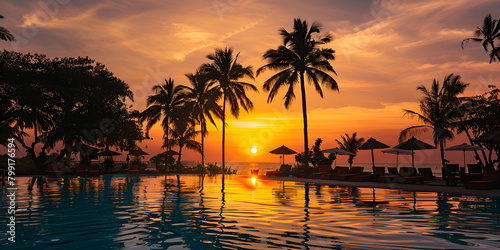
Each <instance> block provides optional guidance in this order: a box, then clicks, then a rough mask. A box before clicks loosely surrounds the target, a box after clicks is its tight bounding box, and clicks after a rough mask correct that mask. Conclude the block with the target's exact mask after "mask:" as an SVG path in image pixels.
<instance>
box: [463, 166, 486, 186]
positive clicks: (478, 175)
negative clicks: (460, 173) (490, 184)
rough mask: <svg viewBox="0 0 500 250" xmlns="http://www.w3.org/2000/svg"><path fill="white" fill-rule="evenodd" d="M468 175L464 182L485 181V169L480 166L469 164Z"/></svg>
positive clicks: (465, 176)
mask: <svg viewBox="0 0 500 250" xmlns="http://www.w3.org/2000/svg"><path fill="white" fill-rule="evenodd" d="M467 169H468V170H469V173H468V174H465V175H464V178H462V182H464V183H467V182H469V181H480V180H482V179H483V168H482V167H481V165H479V164H467Z"/></svg>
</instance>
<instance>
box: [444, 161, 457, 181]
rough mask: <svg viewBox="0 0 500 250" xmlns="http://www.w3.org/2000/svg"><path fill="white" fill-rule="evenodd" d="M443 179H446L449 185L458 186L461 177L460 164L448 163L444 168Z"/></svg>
mask: <svg viewBox="0 0 500 250" xmlns="http://www.w3.org/2000/svg"><path fill="white" fill-rule="evenodd" d="M443 172H444V176H443V180H444V181H446V185H448V186H456V185H457V184H458V180H459V179H460V165H459V164H446V167H445V169H444V171H443Z"/></svg>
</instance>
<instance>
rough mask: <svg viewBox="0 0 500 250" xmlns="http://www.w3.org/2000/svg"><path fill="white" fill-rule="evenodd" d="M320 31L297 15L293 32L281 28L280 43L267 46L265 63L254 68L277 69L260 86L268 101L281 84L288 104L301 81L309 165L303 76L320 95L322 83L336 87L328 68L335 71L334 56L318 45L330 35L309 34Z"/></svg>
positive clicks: (324, 41) (270, 100)
mask: <svg viewBox="0 0 500 250" xmlns="http://www.w3.org/2000/svg"><path fill="white" fill-rule="evenodd" d="M319 32H320V26H319V24H317V23H313V24H312V25H311V27H309V26H308V24H307V22H306V21H302V20H300V19H295V20H294V28H293V31H292V32H288V31H286V30H285V29H281V30H280V34H281V36H282V37H283V45H280V46H278V48H277V49H270V50H268V51H266V53H264V56H263V58H264V59H266V60H267V62H268V63H267V64H266V65H264V66H262V67H261V68H259V69H258V70H257V75H259V74H261V73H263V72H264V71H265V70H267V69H271V70H278V71H280V72H278V73H277V74H275V75H273V76H271V77H270V78H269V79H267V80H266V81H265V82H264V85H263V89H264V90H265V91H267V92H269V96H268V98H267V102H268V103H270V102H272V100H273V99H274V97H275V96H276V94H277V93H278V91H279V89H280V88H282V87H285V88H287V92H286V94H285V98H284V99H285V108H288V107H289V106H290V103H291V102H292V100H293V99H295V93H294V88H295V85H296V84H297V83H300V92H301V95H302V117H303V122H304V152H305V154H306V157H304V159H305V162H304V163H305V165H306V166H308V164H309V163H308V156H307V154H308V152H309V146H308V138H307V105H306V92H305V77H306V76H307V79H308V80H309V82H310V83H312V85H314V87H315V88H316V91H317V92H318V93H319V95H320V96H321V98H323V91H322V90H321V85H324V86H326V87H327V88H328V89H330V90H337V91H338V86H337V82H336V81H335V79H333V77H331V76H330V75H329V74H328V72H332V73H334V74H335V75H336V74H337V73H336V72H335V70H334V69H333V67H332V66H331V65H330V62H329V60H333V59H335V57H334V55H333V54H334V53H335V52H334V50H332V49H325V48H319V46H320V45H323V44H327V43H329V42H330V41H331V39H332V38H331V36H330V35H326V36H323V37H319V38H317V39H315V38H313V37H312V35H314V34H315V33H319Z"/></svg>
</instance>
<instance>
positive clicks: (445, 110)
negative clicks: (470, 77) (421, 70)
mask: <svg viewBox="0 0 500 250" xmlns="http://www.w3.org/2000/svg"><path fill="white" fill-rule="evenodd" d="M467 86H469V84H468V83H463V82H462V81H461V80H460V76H459V75H457V76H454V75H453V74H450V75H448V76H447V77H445V78H444V81H443V84H442V85H441V86H440V85H439V81H437V80H436V79H434V80H433V81H432V85H431V88H430V90H429V89H427V87H425V86H424V85H422V86H420V87H418V88H417V90H419V91H421V92H422V93H423V94H424V97H423V99H421V100H420V110H421V113H418V112H415V111H412V110H407V109H405V110H404V112H405V115H407V116H409V117H410V118H413V117H417V118H418V119H419V120H420V121H422V122H423V123H424V125H418V126H411V127H409V128H405V129H403V130H402V131H401V133H400V136H399V141H400V142H402V141H404V140H405V139H406V138H407V137H408V136H413V135H415V134H419V133H422V132H426V131H428V130H432V138H433V139H434V144H435V145H436V146H437V145H439V147H440V151H441V163H442V164H443V167H444V166H445V158H444V144H445V142H446V140H451V139H453V137H454V134H453V131H452V130H453V128H454V121H455V119H456V118H457V116H456V114H455V109H456V107H457V106H458V104H459V103H460V100H459V98H458V97H457V96H458V95H459V94H462V93H463V92H464V91H465V88H467Z"/></svg>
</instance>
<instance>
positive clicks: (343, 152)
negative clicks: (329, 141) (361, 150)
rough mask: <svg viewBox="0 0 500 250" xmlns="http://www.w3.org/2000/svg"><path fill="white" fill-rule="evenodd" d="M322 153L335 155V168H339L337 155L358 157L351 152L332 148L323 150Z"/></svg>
mask: <svg viewBox="0 0 500 250" xmlns="http://www.w3.org/2000/svg"><path fill="white" fill-rule="evenodd" d="M321 152H322V153H330V154H335V167H337V157H336V156H337V155H356V154H355V153H352V152H349V151H347V150H343V149H341V148H330V149H325V150H321Z"/></svg>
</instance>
